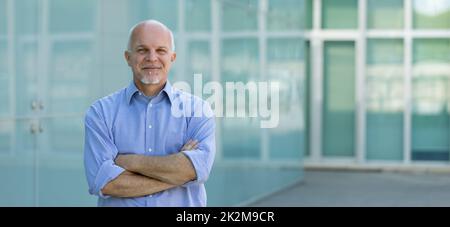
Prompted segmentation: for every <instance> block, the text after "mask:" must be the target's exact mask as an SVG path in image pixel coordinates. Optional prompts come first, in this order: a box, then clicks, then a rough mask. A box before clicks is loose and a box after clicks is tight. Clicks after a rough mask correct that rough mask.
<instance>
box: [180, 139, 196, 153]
mask: <svg viewBox="0 0 450 227" xmlns="http://www.w3.org/2000/svg"><path fill="white" fill-rule="evenodd" d="M197 147H198V141H197V140H189V141H188V142H187V143H186V144H184V145H183V147H182V148H181V150H182V151H187V150H193V149H197Z"/></svg>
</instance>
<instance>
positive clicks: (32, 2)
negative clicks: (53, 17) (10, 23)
mask: <svg viewBox="0 0 450 227" xmlns="http://www.w3.org/2000/svg"><path fill="white" fill-rule="evenodd" d="M38 1H39V0H15V1H14V6H15V12H14V15H15V21H14V22H15V27H14V29H15V31H16V32H17V34H22V35H30V34H37V32H38V30H39V26H38V21H40V20H39V18H38V9H39V8H38V7H39V2H38Z"/></svg>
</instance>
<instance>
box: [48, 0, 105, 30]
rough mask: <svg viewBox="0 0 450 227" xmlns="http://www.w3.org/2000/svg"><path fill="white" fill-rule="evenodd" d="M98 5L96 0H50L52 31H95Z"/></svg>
mask: <svg viewBox="0 0 450 227" xmlns="http://www.w3.org/2000/svg"><path fill="white" fill-rule="evenodd" d="M96 6H97V1H96V0H77V1H71V0H50V1H49V14H50V15H49V17H50V18H49V22H50V25H49V27H50V31H51V32H52V33H59V32H89V31H93V30H94V26H95V12H96Z"/></svg>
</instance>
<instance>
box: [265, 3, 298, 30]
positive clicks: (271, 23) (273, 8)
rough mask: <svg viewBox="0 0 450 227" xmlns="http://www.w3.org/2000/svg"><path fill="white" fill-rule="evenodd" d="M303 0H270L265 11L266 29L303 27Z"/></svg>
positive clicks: (295, 28) (296, 28)
mask: <svg viewBox="0 0 450 227" xmlns="http://www.w3.org/2000/svg"><path fill="white" fill-rule="evenodd" d="M304 4H305V0H270V1H269V10H268V12H267V29H268V30H269V31H279V30H301V29H302V28H303V27H304V18H303V16H304V14H303V12H302V10H301V9H304Z"/></svg>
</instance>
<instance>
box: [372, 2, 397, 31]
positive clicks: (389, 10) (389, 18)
mask: <svg viewBox="0 0 450 227" xmlns="http://www.w3.org/2000/svg"><path fill="white" fill-rule="evenodd" d="M403 11H404V10H403V0H369V1H368V2H367V28H369V29H402V28H403V18H404V17H403Z"/></svg>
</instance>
